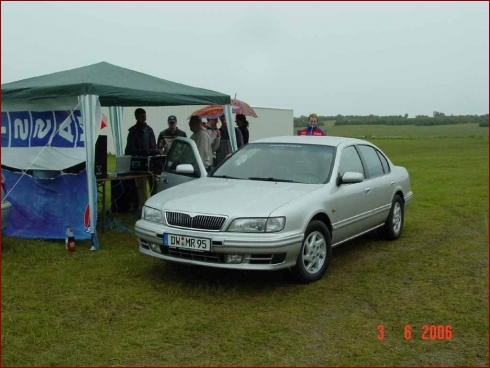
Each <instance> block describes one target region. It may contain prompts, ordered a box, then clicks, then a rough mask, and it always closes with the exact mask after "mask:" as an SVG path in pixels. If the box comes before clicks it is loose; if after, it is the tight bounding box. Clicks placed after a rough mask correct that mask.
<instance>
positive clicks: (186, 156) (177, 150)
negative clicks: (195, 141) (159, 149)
mask: <svg viewBox="0 0 490 368" xmlns="http://www.w3.org/2000/svg"><path fill="white" fill-rule="evenodd" d="M183 164H188V165H192V167H193V168H194V174H179V175H185V176H196V177H199V176H200V170H199V164H198V163H197V160H196V156H195V155H194V151H193V150H192V147H191V145H190V144H189V143H187V142H182V141H174V142H173V144H172V147H171V148H170V152H169V153H168V155H167V160H166V162H165V168H164V169H163V171H165V172H169V173H173V174H175V173H176V170H177V166H178V165H183Z"/></svg>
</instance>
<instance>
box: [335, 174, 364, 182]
mask: <svg viewBox="0 0 490 368" xmlns="http://www.w3.org/2000/svg"><path fill="white" fill-rule="evenodd" d="M363 180H364V175H362V174H361V173H357V172H351V171H348V172H346V173H344V175H342V177H339V179H338V180H337V184H338V185H342V184H354V183H360V182H362V181H363Z"/></svg>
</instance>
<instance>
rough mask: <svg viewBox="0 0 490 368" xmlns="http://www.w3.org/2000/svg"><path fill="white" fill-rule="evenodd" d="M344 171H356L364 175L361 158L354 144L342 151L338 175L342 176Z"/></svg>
mask: <svg viewBox="0 0 490 368" xmlns="http://www.w3.org/2000/svg"><path fill="white" fill-rule="evenodd" d="M346 172H356V173H360V174H362V175H364V176H365V174H364V168H363V166H362V162H361V158H360V157H359V154H358V153H357V150H356V149H355V148H354V146H349V147H347V148H345V149H344V150H343V151H342V157H341V158H340V166H339V175H340V176H343V175H344V174H345V173H346Z"/></svg>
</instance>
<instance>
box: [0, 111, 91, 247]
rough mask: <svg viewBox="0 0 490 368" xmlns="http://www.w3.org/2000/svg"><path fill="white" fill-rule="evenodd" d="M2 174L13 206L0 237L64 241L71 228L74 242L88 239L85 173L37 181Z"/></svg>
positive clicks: (26, 177)
mask: <svg viewBox="0 0 490 368" xmlns="http://www.w3.org/2000/svg"><path fill="white" fill-rule="evenodd" d="M2 123H3V116H2ZM2 173H3V175H4V177H5V184H4V186H5V192H6V193H8V197H7V200H8V201H9V202H10V203H12V210H11V212H10V224H9V226H8V227H7V228H5V229H4V230H3V234H5V235H7V236H15V237H19V238H28V239H64V238H65V232H66V226H71V227H72V228H73V231H74V233H75V239H90V238H91V234H90V233H89V231H90V223H89V207H88V190H87V173H86V171H85V170H83V171H81V172H80V173H78V174H62V175H59V176H57V177H55V178H53V179H37V178H34V177H32V176H30V175H25V174H24V175H22V173H17V172H10V171H8V170H6V169H4V168H3V169H2ZM14 185H15V187H14ZM12 188H13V190H12ZM11 190H12V191H11ZM96 203H97V202H96Z"/></svg>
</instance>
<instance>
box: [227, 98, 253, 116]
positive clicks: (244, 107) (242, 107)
mask: <svg viewBox="0 0 490 368" xmlns="http://www.w3.org/2000/svg"><path fill="white" fill-rule="evenodd" d="M231 104H232V105H233V106H238V107H239V108H238V109H237V110H236V111H233V113H234V114H242V115H245V116H251V117H252V118H258V116H257V114H256V113H255V111H254V109H252V108H251V107H250V105H249V104H247V103H245V102H243V101H240V100H237V99H236V98H233V99H232V100H231Z"/></svg>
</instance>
